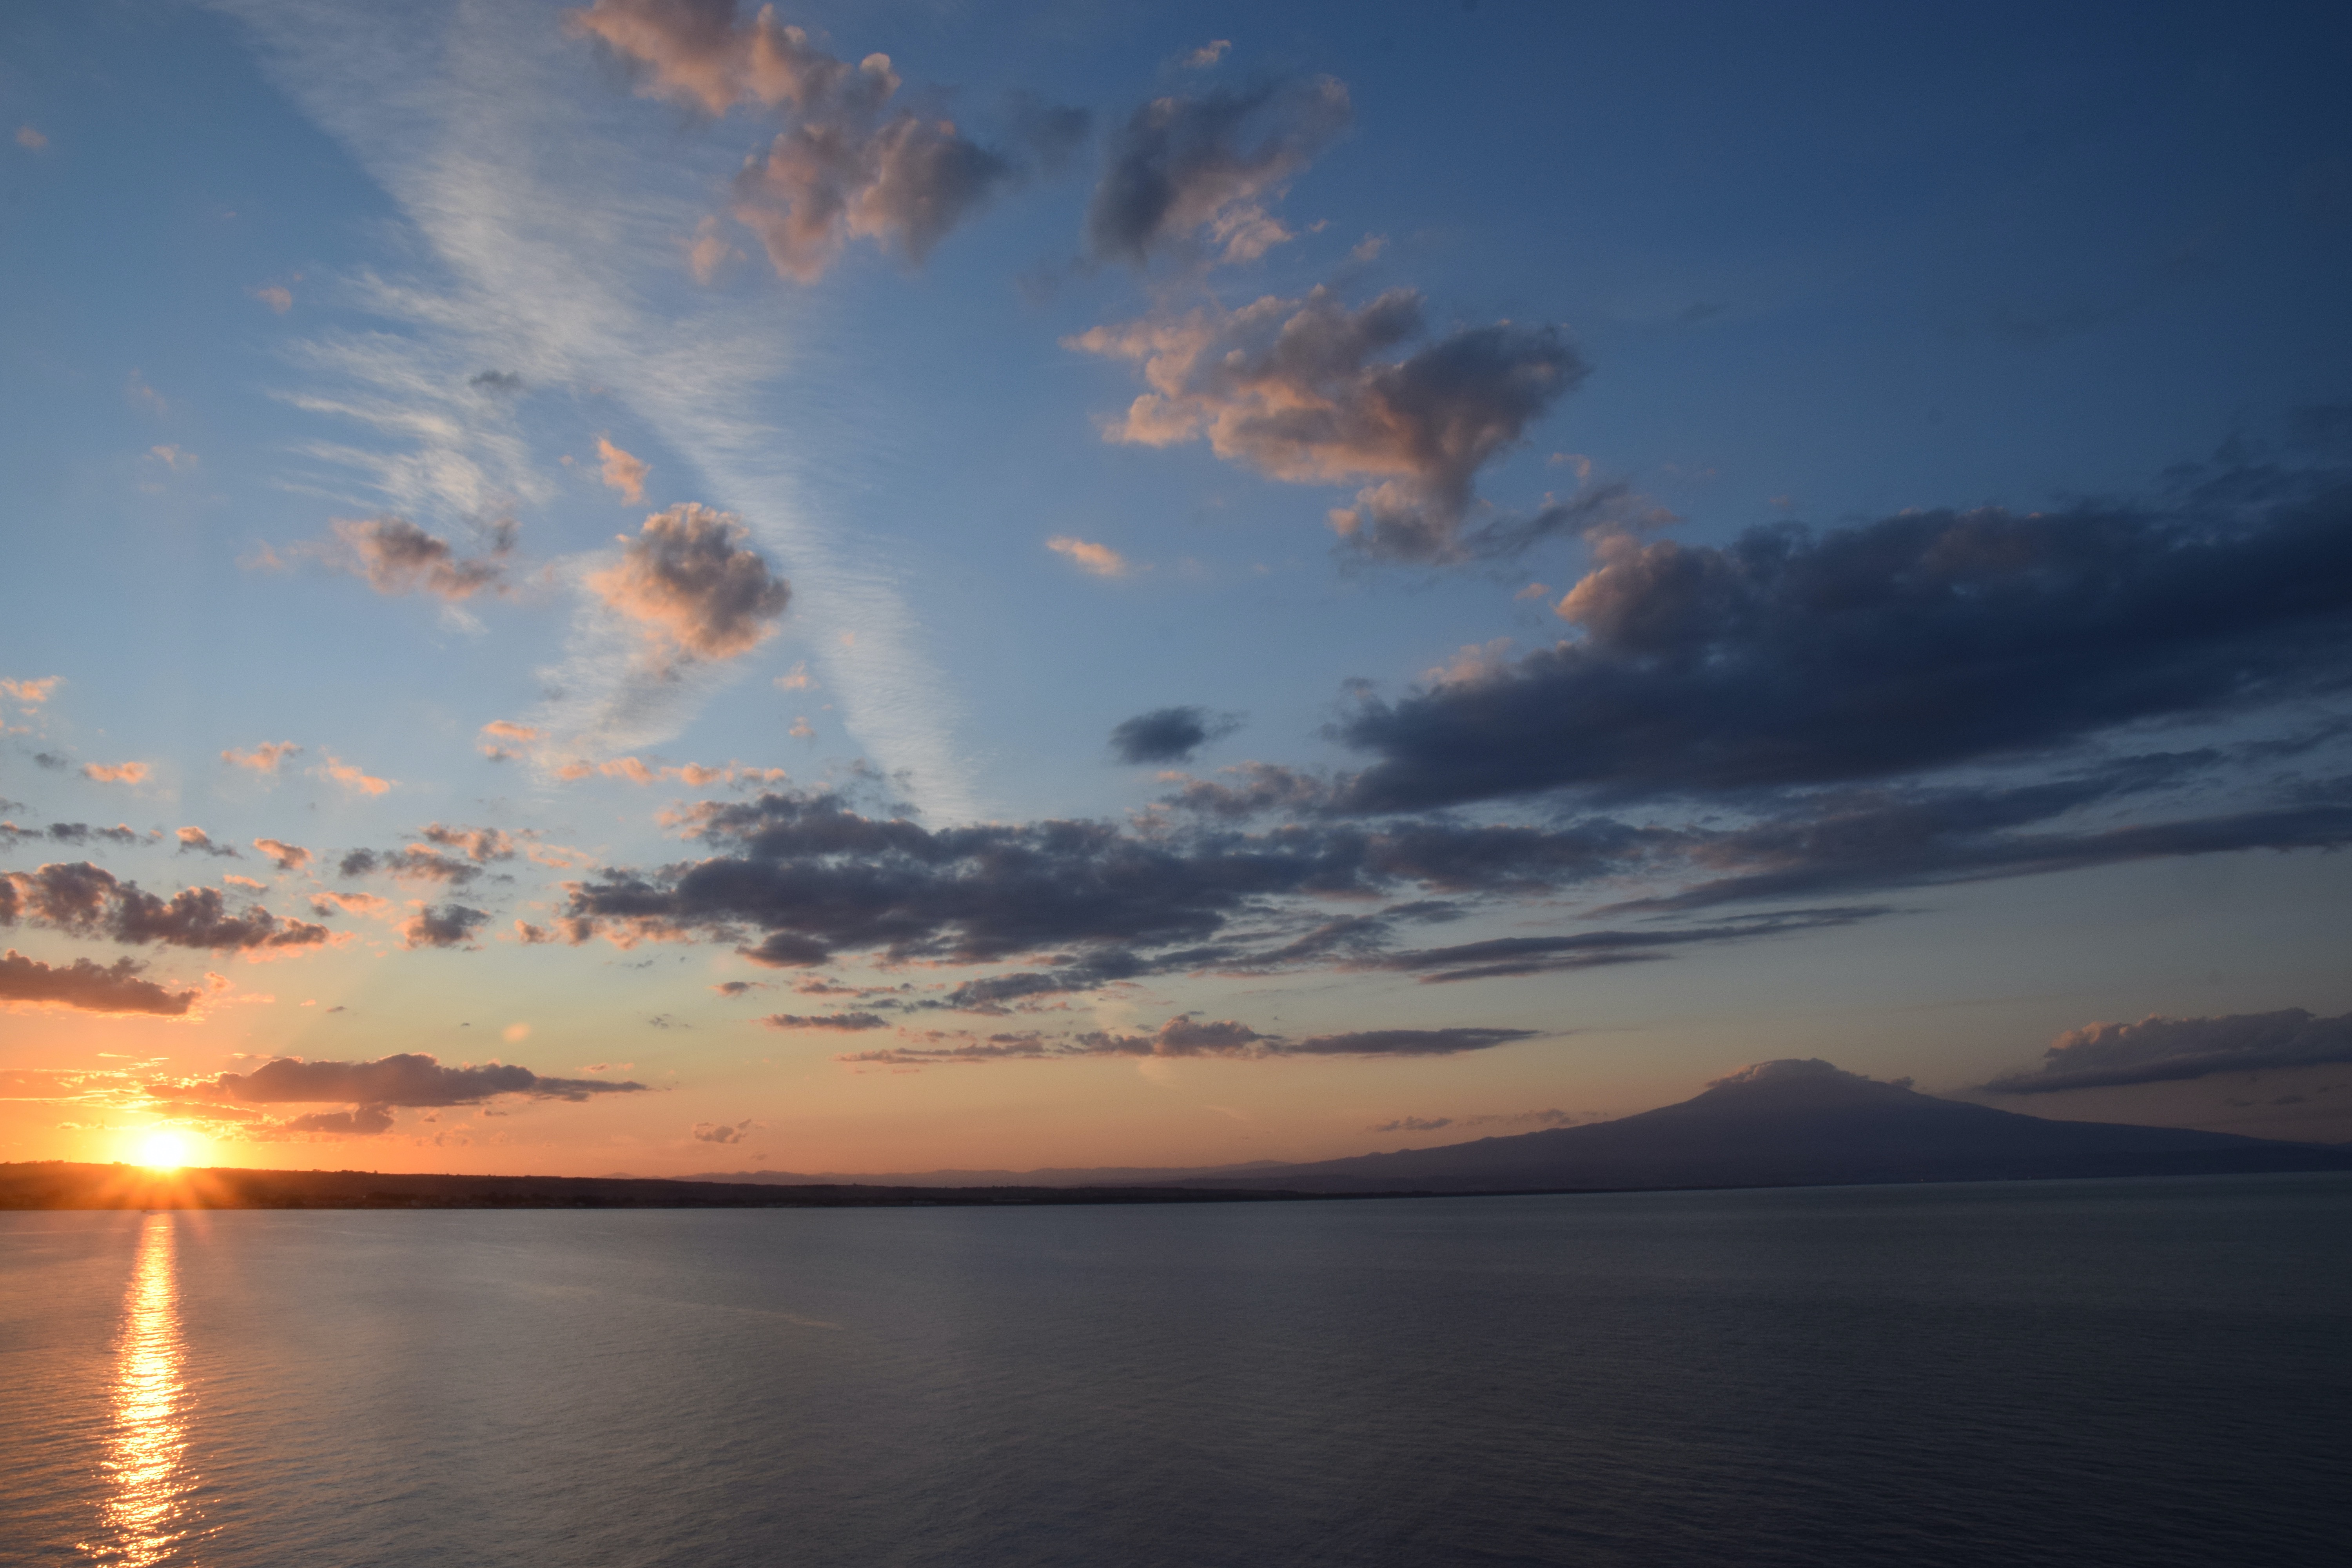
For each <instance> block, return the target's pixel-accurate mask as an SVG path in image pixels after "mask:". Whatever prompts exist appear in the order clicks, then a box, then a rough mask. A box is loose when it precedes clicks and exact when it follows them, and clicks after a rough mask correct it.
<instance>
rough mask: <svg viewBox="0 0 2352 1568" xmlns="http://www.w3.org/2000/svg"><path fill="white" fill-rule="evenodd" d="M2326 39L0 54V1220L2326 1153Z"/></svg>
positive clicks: (491, 25) (1637, 21)
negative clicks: (70, 1212) (52, 1189)
mask: <svg viewBox="0 0 2352 1568" xmlns="http://www.w3.org/2000/svg"><path fill="white" fill-rule="evenodd" d="M2347 35H2352V24H2347V21H2346V19H2345V14H2344V11H2343V8H2342V7H2341V6H2340V5H2265V6H2262V7H2258V8H2254V9H2252V10H2251V11H2247V10H2242V9H2224V8H2221V7H2217V6H2181V7H2162V6H2131V7H2122V6H2113V7H2068V8H2062V9H2059V10H2055V11H2053V9H2052V8H2050V7H2046V6H2022V5H1974V6H1968V7H1957V6H1955V7H1941V8H1922V7H1908V6H1906V7H1887V6H1877V5H1807V6H1800V7H1782V6H1771V7H1767V6H1758V5H1673V6H1658V7H1649V6H1644V7H1635V8H1606V7H1599V6H1585V5H1561V4H1548V3H1547V4H1537V3H1532V0H1529V3H1516V0H1471V3H1468V4H1462V5H1454V4H1447V5H1438V4H1417V5H1385V6H1383V5H1364V4H1358V5H1297V6H1276V7H1268V6H1265V5H1188V6H1181V7H1179V6H1151V5H1137V4H1121V3H1118V0H1045V3H1041V4H1037V5H1024V6H992V5H970V4H954V3H950V0H931V3H918V0H906V3H877V4H870V5H796V6H794V7H792V8H790V9H785V8H782V7H777V8H774V9H772V10H769V11H759V10H756V9H755V8H752V7H750V6H730V5H726V4H711V3H707V0H597V3H596V4H595V5H593V6H590V7H587V8H580V7H577V6H571V5H540V4H532V3H530V0H512V3H508V4H489V3H481V4H429V3H428V4H417V5H397V6H393V5H372V6H361V5H344V4H312V3H308V0H224V3H221V4H214V5H194V4H173V3H156V4H123V3H112V0H98V3H92V4H87V5H58V6H27V5H20V6H15V7H11V8H9V10H8V12H7V14H6V16H5V18H0V121H5V123H0V279H5V290H0V342H5V352H0V460H5V471H6V473H7V475H8V478H9V490H10V496H9V500H8V505H7V513H6V515H7V518H8V520H9V521H8V524H7V529H6V555H7V567H6V570H5V574H0V819H5V820H4V821H0V949H5V953H6V956H5V959H0V1096H4V1097H5V1098H0V1160H29V1159H57V1158H67V1159H98V1160H110V1159H118V1158H127V1157H130V1156H131V1153H132V1152H133V1151H134V1150H135V1148H136V1147H137V1145H138V1143H139V1141H140V1140H141V1139H142V1137H144V1136H146V1135H148V1134H149V1133H151V1132H152V1131H154V1130H155V1129H157V1128H158V1127H170V1128H173V1129H177V1130H179V1131H183V1132H184V1133H185V1134H186V1135H188V1136H189V1137H190V1138H191V1140H192V1141H193V1142H192V1151H193V1154H194V1157H195V1158H197V1159H198V1160H200V1161H201V1162H202V1163H218V1164H237V1165H270V1166H296V1167H311V1166H323V1167H330V1168H342V1167H364V1168H380V1169H386V1170H457V1171H509V1172H524V1171H528V1172H534V1173H565V1174H583V1175H587V1174H602V1173H610V1172H619V1171H626V1172H631V1173H638V1174H656V1175H666V1174H684V1173H698V1172H712V1171H734V1170H754V1169H761V1168H766V1169H773V1170H789V1171H802V1172H906V1171H922V1170H929V1169H933V1168H937V1167H978V1168H1011V1169H1027V1168H1031V1167H1034V1166H1041V1165H1055V1166H1070V1165H1112V1164H1116V1165H1122V1166H1133V1165H1205V1164H1213V1163H1227V1162H1235V1161H1246V1160H1262V1159H1277V1160H1292V1159H1320V1158H1328V1157H1331V1156H1335V1155H1340V1154H1349V1153H1356V1152H1364V1151H1366V1150H1370V1149H1374V1148H1396V1147H1403V1146H1413V1145H1423V1144H1431V1143H1438V1142H1456V1141H1460V1140H1462V1139H1465V1138H1475V1137H1482V1136H1487V1135H1492V1134H1498V1133H1510V1132H1521V1131H1531V1130H1534V1129H1537V1128H1539V1127H1543V1126H1548V1125H1558V1124H1561V1123H1563V1122H1567V1121H1581V1120H1588V1119H1591V1118H1595V1117H1600V1116H1607V1115H1619V1114H1624V1113H1627V1112H1631V1111H1635V1110H1643V1109H1646V1108H1648V1107H1650V1106H1654V1105H1657V1104H1660V1103H1664V1102H1666V1101H1669V1100H1679V1099H1683V1098H1685V1097H1686V1096H1688V1095H1689V1094H1691V1093H1693V1092H1695V1091H1696V1089H1699V1088H1700V1087H1701V1086H1702V1085H1703V1084H1704V1083H1706V1081H1707V1080H1708V1079H1713V1078H1716V1077H1718V1076H1720V1075H1722V1074H1725V1073H1727V1072H1729V1071H1732V1070H1735V1069H1737V1068H1740V1067H1743V1066H1745V1065H1747V1064H1748V1063H1751V1062H1755V1061H1759V1060H1762V1059H1768V1058H1781V1057H1821V1058H1827V1059H1828V1060H1831V1061H1832V1062H1835V1063H1836V1064H1838V1065H1839V1066H1841V1067H1843V1068H1850V1069H1853V1070H1855V1071H1859V1072H1864V1073H1868V1074H1871V1075H1873V1076H1875V1077H1880V1078H1887V1079H1897V1078H1910V1079H1914V1080H1916V1084H1917V1086H1918V1087H1919V1088H1921V1089H1926V1090H1928V1091H1931V1092H1935V1093H1938V1094H1949V1095H1955V1096H1958V1097H1962V1098H1973V1099H1978V1100H1982V1101H1983V1102H1985V1103H1988V1104H1994V1105H1999V1106H2001V1107H2003V1108H2005V1109H2010V1110H2027V1111H2032V1112H2033V1113H2035V1114H2038V1115H2046V1116H2058V1117H2071V1118H2080V1119H2098V1120H2111V1121H2112V1120H2121V1121H2149V1122H2164V1123H2177V1124H2183V1125H2195V1126H2200V1127H2210V1128H2214V1129H2220V1130H2224V1131H2246V1132H2255V1133H2261V1134H2263V1135H2269V1136H2279V1137H2301V1138H2324V1139H2327V1140H2331V1141H2334V1140H2343V1139H2352V953H2347V945H2352V944H2347V931H2352V856H2347V855H2345V854H2342V853H2337V852H2336V851H2338V850H2340V849H2342V848H2344V847H2347V845H2352V697H2347V692H2352V375H2347V366H2352V304H2347V294H2346V290H2345V288H2344V279H2346V278H2347V277H2352V113H2347V108H2346V102H2345V98H2344V93H2343V88H2342V79H2341V78H2342V69H2343V61H2344V60H2345V58H2347V45H2352V36H2347Z"/></svg>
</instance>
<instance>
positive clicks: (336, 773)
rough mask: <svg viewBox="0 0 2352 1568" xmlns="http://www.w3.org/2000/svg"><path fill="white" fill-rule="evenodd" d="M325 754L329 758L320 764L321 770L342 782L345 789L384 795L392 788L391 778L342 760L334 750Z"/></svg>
mask: <svg viewBox="0 0 2352 1568" xmlns="http://www.w3.org/2000/svg"><path fill="white" fill-rule="evenodd" d="M325 755H326V759H327V760H326V761H325V762H324V763H321V764H320V767H319V772H320V773H321V774H323V775H324V776H326V777H328V778H331V779H332V780H334V781H335V782H336V783H337V784H341V785H342V786H343V787H344V788H345V789H350V790H356V791H358V792H359V793H360V794H362V795H382V794H383V793H384V792H385V791H387V790H389V789H391V788H392V781H391V780H390V779H380V778H376V777H374V776H373V775H372V774H370V773H367V772H366V771H365V770H364V769H362V768H360V767H358V766H357V765H355V764H353V763H347V762H344V761H342V760H341V758H339V757H337V756H336V755H335V753H334V752H327V753H325Z"/></svg>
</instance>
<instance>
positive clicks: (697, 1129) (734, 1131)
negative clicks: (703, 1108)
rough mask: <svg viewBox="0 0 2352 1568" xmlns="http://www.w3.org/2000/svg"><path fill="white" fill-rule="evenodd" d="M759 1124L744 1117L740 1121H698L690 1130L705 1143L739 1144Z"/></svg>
mask: <svg viewBox="0 0 2352 1568" xmlns="http://www.w3.org/2000/svg"><path fill="white" fill-rule="evenodd" d="M758 1125H759V1123H757V1122H755V1121H751V1119H750V1118H749V1117H746V1118H745V1119H744V1120H743V1121H731V1122H730V1121H698V1122H696V1123H695V1124H694V1126H693V1127H692V1128H691V1129H690V1131H692V1132H693V1134H694V1136H695V1137H696V1138H697V1139H698V1141H700V1142H705V1143H740V1142H744V1141H745V1140H746V1139H748V1138H749V1137H750V1136H751V1129H752V1128H754V1127H756V1126H758Z"/></svg>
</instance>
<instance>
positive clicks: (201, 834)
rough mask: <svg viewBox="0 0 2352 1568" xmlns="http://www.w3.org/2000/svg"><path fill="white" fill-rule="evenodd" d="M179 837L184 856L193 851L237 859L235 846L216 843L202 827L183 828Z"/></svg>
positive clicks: (181, 851)
mask: <svg viewBox="0 0 2352 1568" xmlns="http://www.w3.org/2000/svg"><path fill="white" fill-rule="evenodd" d="M177 837H179V840H180V853H181V854H183V855H185V854H188V853H190V852H191V851H193V852H194V853H196V854H200V855H219V856H224V857H226V858H231V859H234V858H236V846H235V845H233V844H215V843H214V842H213V836H212V835H211V834H209V833H206V832H205V830H204V829H203V828H201V827H183V828H181V829H180V831H179V834H178V836H177Z"/></svg>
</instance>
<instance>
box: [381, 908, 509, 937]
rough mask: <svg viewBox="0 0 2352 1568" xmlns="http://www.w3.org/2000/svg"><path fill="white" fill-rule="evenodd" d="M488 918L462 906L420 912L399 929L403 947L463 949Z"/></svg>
mask: <svg viewBox="0 0 2352 1568" xmlns="http://www.w3.org/2000/svg"><path fill="white" fill-rule="evenodd" d="M489 918H490V917H489V916H488V914H487V913H485V912H484V911H482V910H475V909H468V908H467V907H466V906H465V905H463V904H454V903H453V904H443V905H441V906H440V907H439V908H437V909H436V908H430V907H428V908H425V909H423V910H418V911H417V912H416V913H415V915H414V916H412V917H410V919H409V921H407V923H406V924H404V925H403V926H402V927H401V928H400V934H401V939H402V942H403V943H404V945H405V946H408V947H411V948H425V947H443V948H446V947H464V946H466V945H467V939H468V938H470V937H471V936H472V935H473V934H474V932H475V931H478V930H479V929H480V928H481V927H482V925H483V923H484V922H486V921H488V919H489Z"/></svg>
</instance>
